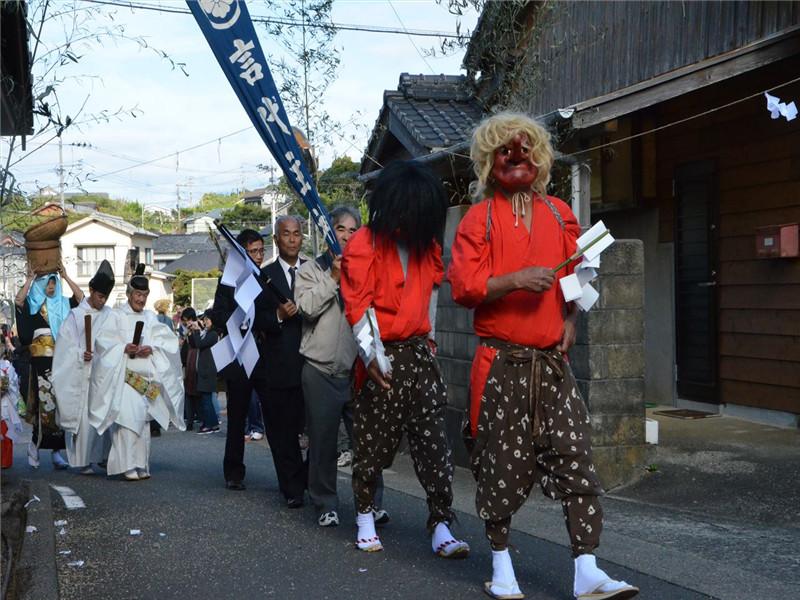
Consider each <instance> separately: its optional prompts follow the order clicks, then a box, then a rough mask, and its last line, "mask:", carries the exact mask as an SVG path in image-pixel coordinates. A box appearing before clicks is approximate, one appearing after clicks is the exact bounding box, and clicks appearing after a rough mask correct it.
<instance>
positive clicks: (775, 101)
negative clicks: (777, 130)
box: [764, 92, 797, 121]
mask: <svg viewBox="0 0 800 600" xmlns="http://www.w3.org/2000/svg"><path fill="white" fill-rule="evenodd" d="M764 96H766V98H767V110H768V111H769V112H770V117H771V118H773V119H780V118H781V117H785V118H786V120H787V121H793V120H794V119H795V118H796V117H797V106H796V105H795V103H794V102H790V103H789V104H786V103H785V102H781V99H780V98H778V97H776V96H770V95H769V94H768V93H767V92H764Z"/></svg>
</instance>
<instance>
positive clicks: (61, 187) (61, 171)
mask: <svg viewBox="0 0 800 600" xmlns="http://www.w3.org/2000/svg"><path fill="white" fill-rule="evenodd" d="M58 195H59V196H60V197H61V210H64V153H63V152H62V148H61V135H59V136H58Z"/></svg>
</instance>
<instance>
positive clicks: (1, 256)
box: [0, 231, 28, 323]
mask: <svg viewBox="0 0 800 600" xmlns="http://www.w3.org/2000/svg"><path fill="white" fill-rule="evenodd" d="M24 244H25V238H23V236H22V234H21V233H20V232H18V231H0V322H5V323H9V322H11V321H12V320H13V314H14V311H13V310H12V309H11V305H12V303H13V302H14V296H15V295H16V293H17V290H19V288H20V287H22V284H23V283H24V282H25V273H26V271H27V266H28V262H27V259H26V257H25V247H24Z"/></svg>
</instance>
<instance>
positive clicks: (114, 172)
mask: <svg viewBox="0 0 800 600" xmlns="http://www.w3.org/2000/svg"><path fill="white" fill-rule="evenodd" d="M85 1H88V0H85ZM252 129H253V128H252V127H245V128H243V129H239V130H238V131H232V132H231V133H226V134H225V135H222V136H217V137H215V138H214V139H212V140H209V141H207V142H203V143H201V144H196V145H194V146H190V147H188V148H183V149H182V150H176V151H175V152H170V153H169V154H165V155H164V156H160V157H158V158H153V159H150V160H146V161H142V162H140V163H137V164H133V165H128V166H127V167H123V168H121V169H116V170H115V171H109V172H108V173H101V174H99V175H93V176H92V177H91V179H92V180H95V181H96V179H97V178H100V177H107V176H109V175H116V174H117V173H122V172H124V171H129V170H131V169H135V168H137V167H143V166H145V165H149V164H151V163H154V162H159V161H162V160H165V159H167V158H172V157H173V156H178V155H179V154H180V153H181V152H190V151H191V150H197V149H198V148H202V147H203V146H208V145H209V144H214V143H216V142H217V141H218V140H224V139H225V138H229V137H232V136H234V135H239V134H240V133H244V132H245V131H251V130H252Z"/></svg>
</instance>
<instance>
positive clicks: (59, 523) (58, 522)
mask: <svg viewBox="0 0 800 600" xmlns="http://www.w3.org/2000/svg"><path fill="white" fill-rule="evenodd" d="M66 524H67V520H66V519H59V520H58V521H53V525H55V526H56V527H63V526H64V525H66Z"/></svg>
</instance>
